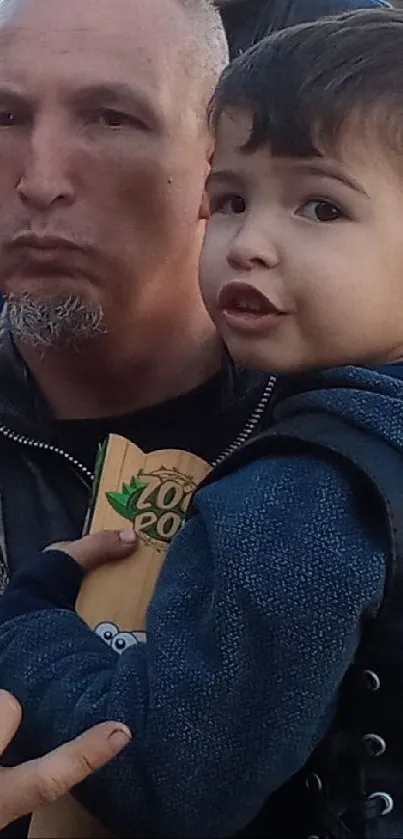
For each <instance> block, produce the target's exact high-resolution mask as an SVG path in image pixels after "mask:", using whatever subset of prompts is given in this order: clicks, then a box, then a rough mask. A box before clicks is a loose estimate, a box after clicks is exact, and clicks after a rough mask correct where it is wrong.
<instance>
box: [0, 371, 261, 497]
mask: <svg viewBox="0 0 403 839" xmlns="http://www.w3.org/2000/svg"><path fill="white" fill-rule="evenodd" d="M275 384H276V378H275V376H271V377H270V379H269V381H268V382H267V384H266V386H265V389H264V391H263V393H262V396H261V397H260V399H259V402H258V404H257V405H256V407H255V408H254V410H253V411H252V413H251V415H250V417H249V418H248V420H247V421H246V423H245V425H244V427H243V429H242V431H241V432H240V433H239V434H238V436H237V437H236V438H235V440H234V441H233V443H231V445H230V446H228V448H226V449H225V450H224V451H223V452H222V453H221V454H220V455H219V456H218V457H217V458H216V459H215V460H214V461H213V463H212V466H213V468H214V467H215V466H218V464H219V463H221V462H222V461H223V460H225V458H226V457H228V456H229V455H230V454H233V452H235V451H236V450H237V449H239V448H240V446H242V445H243V444H244V443H246V441H247V440H249V437H251V435H252V434H253V432H254V430H255V428H256V427H257V425H258V423H259V421H260V419H261V417H262V415H263V413H264V411H265V409H266V407H267V405H268V403H269V401H270V398H271V396H272V394H273V390H274V386H275ZM0 434H1V435H2V436H3V437H5V438H6V439H7V440H11V442H13V443H17V445H19V446H26V447H27V448H32V449H38V450H41V451H47V452H52V453H53V454H56V455H58V456H59V457H61V458H63V460H66V461H67V463H69V464H70V466H73V467H74V469H76V470H77V471H78V473H79V475H80V477H81V478H82V479H83V480H84V483H85V484H86V486H87V487H88V488H89V489H90V488H91V485H92V483H93V481H94V478H95V475H94V473H93V472H91V470H90V469H87V467H86V466H84V464H83V463H80V461H79V460H77V459H76V458H75V457H73V455H71V454H69V453H68V452H65V451H64V450H63V449H60V448H58V446H52V444H51V443H44V442H42V441H41V440H35V439H33V438H31V437H26V436H25V435H24V434H17V433H16V432H15V431H12V430H11V428H8V427H7V426H6V425H1V424H0Z"/></svg>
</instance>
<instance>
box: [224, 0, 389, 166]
mask: <svg viewBox="0 0 403 839" xmlns="http://www.w3.org/2000/svg"><path fill="white" fill-rule="evenodd" d="M227 108H231V109H232V108H239V109H242V110H247V111H248V112H250V113H251V115H252V117H253V124H252V131H251V136H250V139H249V141H248V143H247V144H246V146H245V150H246V151H253V150H255V149H257V148H259V147H261V146H263V145H268V146H269V147H270V149H271V151H272V153H273V154H275V155H279V156H292V157H307V156H309V157H310V156H314V155H320V154H322V153H323V151H324V150H326V151H327V150H328V149H329V147H333V148H334V147H335V145H336V144H337V142H338V139H339V135H340V131H341V129H342V128H343V127H344V126H345V124H346V122H348V121H349V120H352V119H358V121H359V122H358V125H359V128H360V130H361V129H362V133H363V134H365V133H366V132H368V131H369V130H373V128H374V127H375V128H376V130H377V131H378V132H381V136H382V143H383V144H385V145H387V146H388V148H389V149H392V150H393V151H395V152H398V153H399V154H400V155H401V154H402V153H403V11H402V12H399V11H397V10H392V9H391V10H388V9H382V10H375V9H374V10H365V11H356V12H350V13H347V14H343V15H340V16H337V17H329V18H325V19H323V20H321V21H317V22H315V23H308V24H302V25H300V26H295V27H292V28H290V29H287V30H284V31H281V32H277V33H275V34H274V35H271V36H269V37H267V38H264V39H263V40H262V41H261V42H260V43H259V44H257V45H256V46H254V47H252V48H251V49H249V50H248V51H247V52H246V53H244V54H243V55H242V56H240V57H239V58H237V59H235V60H234V61H233V62H232V64H230V65H229V66H228V67H227V68H226V70H225V71H224V73H223V75H222V76H221V79H220V82H219V84H218V87H217V90H216V93H215V95H214V97H213V100H212V102H211V104H210V111H209V116H210V121H211V124H212V126H213V128H215V127H216V125H217V121H218V119H219V117H220V114H221V113H222V111H223V110H225V109H227Z"/></svg>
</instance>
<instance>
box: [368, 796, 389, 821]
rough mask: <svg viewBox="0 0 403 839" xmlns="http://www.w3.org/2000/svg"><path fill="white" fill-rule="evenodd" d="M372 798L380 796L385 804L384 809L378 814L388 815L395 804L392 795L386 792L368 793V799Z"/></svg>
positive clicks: (371, 799)
mask: <svg viewBox="0 0 403 839" xmlns="http://www.w3.org/2000/svg"><path fill="white" fill-rule="evenodd" d="M374 798H380V799H381V801H383V803H384V805H385V809H384V810H383V811H382V813H380V814H379V815H380V816H388V815H389V813H391V812H392V810H393V808H394V806H395V802H394V801H393V798H392V796H391V795H389V793H388V792H373V793H372V795H368V801H373V799H374Z"/></svg>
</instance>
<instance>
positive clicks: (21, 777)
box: [0, 690, 130, 829]
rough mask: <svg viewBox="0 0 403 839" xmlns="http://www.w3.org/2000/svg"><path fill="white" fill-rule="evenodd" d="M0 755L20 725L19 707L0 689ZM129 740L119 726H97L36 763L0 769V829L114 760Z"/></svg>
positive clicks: (125, 729) (124, 727)
mask: <svg viewBox="0 0 403 839" xmlns="http://www.w3.org/2000/svg"><path fill="white" fill-rule="evenodd" d="M0 719H1V729H0V755H1V754H2V752H3V751H4V749H5V748H6V746H7V745H8V743H9V742H10V740H11V739H12V738H13V737H14V735H15V733H16V731H17V729H18V726H19V724H20V722H21V706H20V705H19V703H18V702H17V700H16V699H15V698H14V697H13V696H12V695H11V694H10V693H8V692H7V691H5V690H0ZM129 741H130V732H129V731H128V729H127V728H126V726H124V725H121V724H120V723H113V722H107V723H101V725H97V726H95V727H94V728H92V729H91V730H90V731H87V732H86V733H85V734H83V735H82V736H81V737H77V739H76V740H74V741H73V742H72V743H67V744H66V745H64V746H61V747H60V748H59V749H56V750H55V751H54V752H51V753H49V754H47V755H45V757H42V758H40V759H39V760H31V761H30V762H29V763H24V764H22V765H21V766H16V767H14V768H5V767H3V768H0V829H1V828H3V827H4V826H5V825H7V824H8V822H10V821H12V820H13V819H16V818H17V817H18V816H23V815H24V814H25V813H29V812H31V811H32V810H36V809H37V808H38V807H42V806H44V805H45V804H47V803H50V802H52V801H55V800H56V799H57V798H59V796H62V795H64V793H65V792H67V790H68V789H70V788H71V787H72V786H73V785H74V784H78V783H79V782H80V781H82V780H84V778H86V777H87V776H88V775H90V774H91V772H94V771H95V770H96V769H99V768H100V767H101V766H103V765H104V763H106V762H107V761H108V760H111V758H112V757H115V755H117V754H118V753H119V752H120V751H121V750H122V749H123V748H124V746H125V745H127V743H128V742H129Z"/></svg>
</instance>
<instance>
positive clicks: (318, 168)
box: [292, 161, 370, 199]
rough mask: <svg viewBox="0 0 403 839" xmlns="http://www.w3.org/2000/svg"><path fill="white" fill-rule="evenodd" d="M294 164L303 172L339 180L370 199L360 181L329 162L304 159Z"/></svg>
mask: <svg viewBox="0 0 403 839" xmlns="http://www.w3.org/2000/svg"><path fill="white" fill-rule="evenodd" d="M292 166H293V168H294V169H299V170H300V173H302V174H304V173H305V174H307V175H315V176H316V177H319V178H331V179H332V180H334V181H339V182H340V183H342V184H344V185H345V186H348V187H350V189H353V190H354V191H355V192H358V193H359V194H360V195H363V196H364V197H365V198H368V199H369V197H370V196H369V195H368V193H367V192H366V190H365V189H364V187H363V186H362V185H361V184H360V183H359V181H357V180H356V179H355V178H353V177H352V175H347V174H346V173H345V172H340V171H339V170H338V169H335V168H333V166H331V165H329V164H325V163H324V164H322V165H321V164H320V163H304V162H302V161H301V162H299V161H297V162H295V163H293V164H292Z"/></svg>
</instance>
